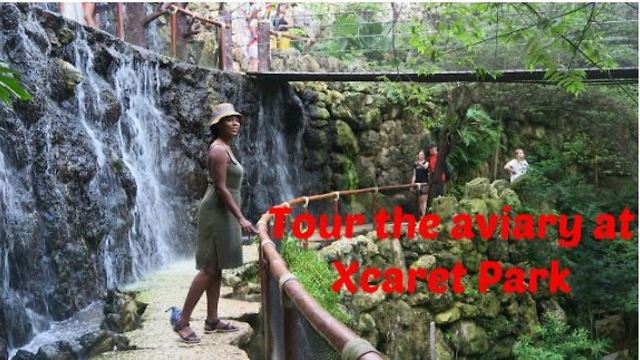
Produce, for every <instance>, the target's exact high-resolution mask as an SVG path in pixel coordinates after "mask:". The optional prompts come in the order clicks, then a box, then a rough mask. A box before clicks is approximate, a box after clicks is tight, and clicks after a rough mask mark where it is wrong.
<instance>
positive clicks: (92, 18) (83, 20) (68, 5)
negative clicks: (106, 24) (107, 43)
mask: <svg viewBox="0 0 640 360" xmlns="http://www.w3.org/2000/svg"><path fill="white" fill-rule="evenodd" d="M58 12H59V13H60V14H62V16H64V17H66V18H67V19H69V20H73V21H76V22H78V23H80V24H81V25H89V26H91V27H93V28H96V29H99V28H100V24H99V22H98V17H97V14H96V4H95V3H93V2H61V3H58Z"/></svg>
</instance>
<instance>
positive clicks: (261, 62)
mask: <svg viewBox="0 0 640 360" xmlns="http://www.w3.org/2000/svg"><path fill="white" fill-rule="evenodd" d="M270 70H271V34H270V32H269V22H268V21H264V20H263V21H260V22H259V23H258V71H260V72H269V71H270Z"/></svg>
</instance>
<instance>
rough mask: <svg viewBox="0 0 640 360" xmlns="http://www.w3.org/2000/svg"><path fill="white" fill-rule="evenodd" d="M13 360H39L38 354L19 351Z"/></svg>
mask: <svg viewBox="0 0 640 360" xmlns="http://www.w3.org/2000/svg"><path fill="white" fill-rule="evenodd" d="M11 360H38V358H37V357H36V354H34V353H31V352H28V351H26V350H18V352H16V354H15V355H13V357H12V358H11Z"/></svg>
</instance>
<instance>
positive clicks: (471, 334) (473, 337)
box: [447, 320, 489, 355]
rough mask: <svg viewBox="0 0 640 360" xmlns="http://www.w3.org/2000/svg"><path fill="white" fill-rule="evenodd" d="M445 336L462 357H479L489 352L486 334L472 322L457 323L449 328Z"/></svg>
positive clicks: (462, 321)
mask: <svg viewBox="0 0 640 360" xmlns="http://www.w3.org/2000/svg"><path fill="white" fill-rule="evenodd" d="M447 334H449V339H450V340H451V342H452V343H453V344H454V347H455V348H458V349H460V353H461V354H462V355H481V354H483V353H485V352H486V351H487V350H489V338H488V336H487V332H486V331H485V329H483V328H482V327H481V326H479V325H477V324H476V323H475V322H473V321H469V320H461V321H458V322H457V323H455V324H453V325H452V326H451V328H450V329H449V330H448V331H447Z"/></svg>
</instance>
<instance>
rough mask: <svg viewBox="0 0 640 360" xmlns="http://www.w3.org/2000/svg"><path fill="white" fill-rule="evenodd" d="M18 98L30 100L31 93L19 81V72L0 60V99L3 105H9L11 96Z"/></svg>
mask: <svg viewBox="0 0 640 360" xmlns="http://www.w3.org/2000/svg"><path fill="white" fill-rule="evenodd" d="M12 96H15V97H16V98H18V99H20V100H24V101H26V100H31V95H30V94H29V93H28V92H27V91H26V90H25V89H24V87H23V86H22V84H21V83H20V74H19V73H18V72H17V71H15V70H12V69H10V68H8V67H6V66H5V65H3V64H2V63H1V62H0V101H2V102H3V103H4V104H5V106H11V97H12Z"/></svg>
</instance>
